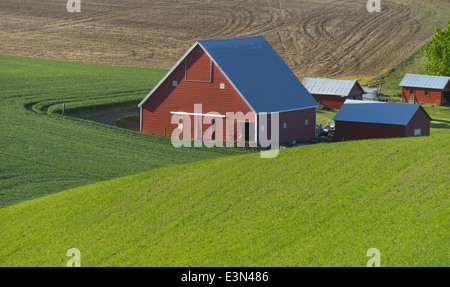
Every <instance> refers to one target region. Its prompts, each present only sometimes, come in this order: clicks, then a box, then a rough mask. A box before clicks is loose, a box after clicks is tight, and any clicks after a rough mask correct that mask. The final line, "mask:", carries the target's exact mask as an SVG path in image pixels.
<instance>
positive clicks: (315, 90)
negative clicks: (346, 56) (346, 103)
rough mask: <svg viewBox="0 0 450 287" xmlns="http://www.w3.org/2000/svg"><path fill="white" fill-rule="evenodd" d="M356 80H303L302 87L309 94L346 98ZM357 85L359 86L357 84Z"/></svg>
mask: <svg viewBox="0 0 450 287" xmlns="http://www.w3.org/2000/svg"><path fill="white" fill-rule="evenodd" d="M356 84H358V81H357V80H336V79H326V78H304V79H303V85H305V88H306V89H307V90H308V91H309V92H310V93H311V94H318V95H330V96H340V97H347V96H348V95H349V94H350V92H351V90H352V89H353V87H354V86H355V85H356ZM358 85H359V84H358Z"/></svg>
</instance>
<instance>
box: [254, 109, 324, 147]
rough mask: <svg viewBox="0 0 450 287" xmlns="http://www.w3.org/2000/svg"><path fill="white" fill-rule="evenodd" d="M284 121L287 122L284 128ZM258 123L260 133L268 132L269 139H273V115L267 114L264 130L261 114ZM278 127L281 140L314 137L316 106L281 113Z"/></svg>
mask: <svg viewBox="0 0 450 287" xmlns="http://www.w3.org/2000/svg"><path fill="white" fill-rule="evenodd" d="M306 120H307V121H308V122H307V123H306ZM284 123H286V128H284ZM258 125H259V131H258V133H267V137H268V139H271V133H272V129H271V115H270V114H269V115H267V123H266V126H264V131H262V123H261V121H260V116H258ZM278 128H279V136H280V142H286V141H291V140H294V139H301V138H309V137H314V136H315V134H316V108H310V109H304V110H298V111H290V112H283V113H279V127H278Z"/></svg>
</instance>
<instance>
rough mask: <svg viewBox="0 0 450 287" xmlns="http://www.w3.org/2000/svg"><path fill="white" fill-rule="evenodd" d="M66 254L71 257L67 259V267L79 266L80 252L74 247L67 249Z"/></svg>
mask: <svg viewBox="0 0 450 287" xmlns="http://www.w3.org/2000/svg"><path fill="white" fill-rule="evenodd" d="M67 256H69V257H72V258H70V259H69V261H67V264H66V266H67V267H81V252H80V250H78V249H76V248H71V249H69V250H67Z"/></svg>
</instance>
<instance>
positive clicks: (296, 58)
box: [0, 0, 450, 77]
mask: <svg viewBox="0 0 450 287" xmlns="http://www.w3.org/2000/svg"><path fill="white" fill-rule="evenodd" d="M41 2H42V1H39V3H36V1H34V0H3V1H2V2H1V3H0V19H1V20H0V24H1V28H2V29H0V38H1V39H2V42H1V44H0V53H4V54H14V55H21V56H32V57H42V58H52V59H62V60H70V61H81V62H92V63H100V64H109V65H126V66H140V67H152V68H170V67H171V66H172V65H173V64H174V63H176V61H177V60H178V59H179V57H181V56H182V55H183V54H184V52H185V51H186V50H187V49H188V48H189V47H190V46H191V45H192V44H193V43H194V42H195V41H196V40H198V39H216V38H231V37H245V36H254V35H264V36H265V37H266V38H267V39H268V41H269V42H270V43H271V44H272V45H273V47H274V48H275V49H276V51H277V52H278V53H279V54H280V55H281V56H282V57H283V59H284V60H285V61H286V63H287V64H288V65H289V66H290V67H291V68H292V69H293V70H294V72H295V73H296V74H297V75H298V76H334V77H344V76H352V75H367V76H374V75H377V74H379V73H381V72H383V71H386V70H388V69H390V68H393V67H395V66H397V65H398V64H400V63H401V62H402V61H404V60H406V59H407V58H409V57H410V56H411V55H412V54H414V53H415V52H416V51H417V50H418V49H419V48H421V47H422V46H423V45H424V44H425V43H426V42H427V41H428V39H429V38H430V37H431V36H432V35H433V34H434V27H435V26H437V25H438V26H441V27H443V26H444V25H445V22H446V20H447V17H448V16H447V15H449V13H450V7H449V6H450V5H448V3H444V2H442V1H433V0H427V1H409V0H382V12H381V13H369V12H367V10H366V3H367V1H366V0H342V1H335V0H304V1H299V0H265V1H262V0H249V1H237V0H228V1H212V0H203V1H202V0H196V1H189V2H188V1H180V0H172V1H167V0H164V1H163V0H158V1H157V0H153V1H142V0H130V1H119V0H105V1H89V2H83V3H82V12H81V13H72V14H71V13H68V12H66V8H65V4H64V5H62V4H61V2H64V1H58V0H48V1H45V2H43V3H41Z"/></svg>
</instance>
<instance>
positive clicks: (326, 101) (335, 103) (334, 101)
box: [313, 84, 364, 110]
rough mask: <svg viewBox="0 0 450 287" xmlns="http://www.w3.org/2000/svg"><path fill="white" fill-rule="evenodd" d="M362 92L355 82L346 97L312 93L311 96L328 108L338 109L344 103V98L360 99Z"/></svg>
mask: <svg viewBox="0 0 450 287" xmlns="http://www.w3.org/2000/svg"><path fill="white" fill-rule="evenodd" d="M363 94H364V91H363V90H362V89H361V88H360V87H359V86H358V85H357V84H355V85H354V86H353V88H352V89H351V91H350V93H349V94H348V96H347V97H341V96H331V95H318V94H314V95H313V96H314V98H315V99H316V101H317V102H318V103H319V104H321V105H323V106H326V107H328V108H330V109H334V110H339V109H340V108H341V107H342V105H343V104H344V102H345V100H346V99H350V100H361V101H362V99H363Z"/></svg>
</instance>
